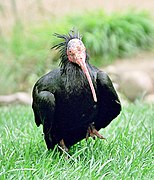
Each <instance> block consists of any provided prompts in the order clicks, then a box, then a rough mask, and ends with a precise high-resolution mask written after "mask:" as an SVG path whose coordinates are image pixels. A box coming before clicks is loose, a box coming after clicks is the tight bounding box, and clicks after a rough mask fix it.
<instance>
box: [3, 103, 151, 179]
mask: <svg viewBox="0 0 154 180" xmlns="http://www.w3.org/2000/svg"><path fill="white" fill-rule="evenodd" d="M153 117H154V111H153V106H152V105H147V104H142V103H139V102H138V103H136V104H130V105H128V106H124V107H123V111H122V113H121V115H120V116H119V117H118V118H117V119H115V120H114V121H113V122H112V123H111V124H110V125H109V126H108V127H107V128H106V129H104V130H101V133H102V134H103V135H104V136H105V137H106V138H107V141H103V140H100V139H97V140H95V141H94V140H91V139H89V141H88V143H86V141H85V140H83V141H81V142H79V143H78V144H76V145H74V146H73V147H72V148H71V149H70V156H71V158H70V159H68V160H66V159H65V156H64V155H61V154H60V152H59V151H58V150H57V148H55V149H54V151H49V152H48V151H47V149H46V146H45V143H44V140H43V136H42V128H37V127H36V125H35V123H34V119H33V115H32V110H31V108H30V107H24V106H14V107H1V108H0V132H1V134H0V141H1V142H0V166H1V167H0V170H1V172H0V179H1V180H4V179H7V180H8V179H25V180H27V179H35V180H37V179H44V180H47V179H61V180H65V179H66V180H68V179H87V180H89V179H92V180H93V179H94V180H95V179H96V180H97V179H99V180H100V179H105V180H106V179H109V180H112V179H116V180H118V179H119V180H121V179H123V180H125V179H126V180H127V179H135V180H136V179H143V180H144V179H145V180H146V179H147V180H152V179H154V162H153V161H152V156H153V152H154V151H153V150H154V149H153V142H154V133H153V124H152V123H153Z"/></svg>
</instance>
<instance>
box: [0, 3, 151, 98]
mask: <svg viewBox="0 0 154 180" xmlns="http://www.w3.org/2000/svg"><path fill="white" fill-rule="evenodd" d="M148 2H149V1H148ZM153 4H154V3H153V1H152V0H151V4H150V2H149V4H148V3H146V1H145V2H144V3H143V4H141V3H140V2H139V1H137V0H136V1H129V2H125V3H122V1H117V2H116V3H115V2H114V1H112V0H111V1H107V2H103V1H99V0H96V1H95V2H94V1H92V2H89V1H84V2H83V1H81V0H78V1H76V0H75V1H67V2H65V3H64V2H63V1H61V0H58V1H54V0H53V1H48V0H45V1H43V0H31V1H30V0H29V1H20V0H10V1H2V0H1V1H0V19H1V23H0V62H1V63H0V94H11V93H14V92H17V91H27V92H31V89H32V86H33V84H34V83H35V82H36V80H37V79H38V78H39V77H40V76H41V75H43V74H44V73H46V72H47V71H49V70H51V69H53V68H55V67H57V66H58V63H59V56H58V54H57V52H56V51H54V50H51V47H52V46H53V45H54V44H56V43H57V41H58V40H57V39H56V38H55V37H54V36H53V33H55V32H57V33H67V32H68V31H69V30H70V29H72V28H76V29H78V30H79V31H80V33H81V34H82V35H83V41H84V43H85V45H86V47H87V49H88V52H89V54H90V57H91V63H92V64H94V65H96V66H97V67H102V66H103V67H104V66H107V65H109V64H111V63H113V62H114V61H116V60H117V59H119V58H120V59H121V61H122V58H123V57H131V56H133V55H135V54H138V53H140V52H141V51H143V50H144V51H145V50H146V51H150V50H153V47H154V23H153V22H154V19H153V14H152V13H153V12H152V5H153Z"/></svg>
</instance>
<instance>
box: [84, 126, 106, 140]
mask: <svg viewBox="0 0 154 180" xmlns="http://www.w3.org/2000/svg"><path fill="white" fill-rule="evenodd" d="M95 136H97V137H98V138H100V139H105V138H104V137H103V136H102V135H101V134H99V132H98V131H97V130H96V129H95V126H94V123H91V124H89V126H88V129H87V134H86V140H87V139H88V138H89V137H92V138H93V139H95Z"/></svg>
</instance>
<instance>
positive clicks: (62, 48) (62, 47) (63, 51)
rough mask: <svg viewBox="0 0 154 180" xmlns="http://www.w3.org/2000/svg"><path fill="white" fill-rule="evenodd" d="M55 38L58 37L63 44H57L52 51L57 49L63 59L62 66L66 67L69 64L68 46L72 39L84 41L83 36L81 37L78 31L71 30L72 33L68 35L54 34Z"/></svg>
mask: <svg viewBox="0 0 154 180" xmlns="http://www.w3.org/2000/svg"><path fill="white" fill-rule="evenodd" d="M54 36H56V37H57V38H60V39H63V41H62V42H60V43H59V44H56V45H55V46H53V47H52V48H51V49H57V50H59V52H60V58H61V62H60V64H61V66H65V65H66V64H67V63H68V58H67V54H66V51H67V44H68V42H69V41H70V40H71V39H80V40H81V39H82V36H81V35H80V33H79V31H77V30H74V29H73V30H70V32H69V33H68V34H66V35H65V34H58V33H54Z"/></svg>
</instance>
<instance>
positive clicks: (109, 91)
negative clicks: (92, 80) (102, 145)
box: [96, 71, 121, 129]
mask: <svg viewBox="0 0 154 180" xmlns="http://www.w3.org/2000/svg"><path fill="white" fill-rule="evenodd" d="M96 81H97V90H98V99H99V100H98V106H99V112H98V118H97V120H96V128H97V129H100V128H104V127H106V126H107V125H108V124H109V123H110V122H111V121H112V120H113V119H114V118H115V117H116V116H118V114H119V113H120V111H121V103H120V101H119V98H118V95H117V93H116V91H115V89H114V87H113V84H112V82H111V80H110V78H109V76H108V75H107V74H106V73H104V72H102V71H98V73H97V79H96Z"/></svg>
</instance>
